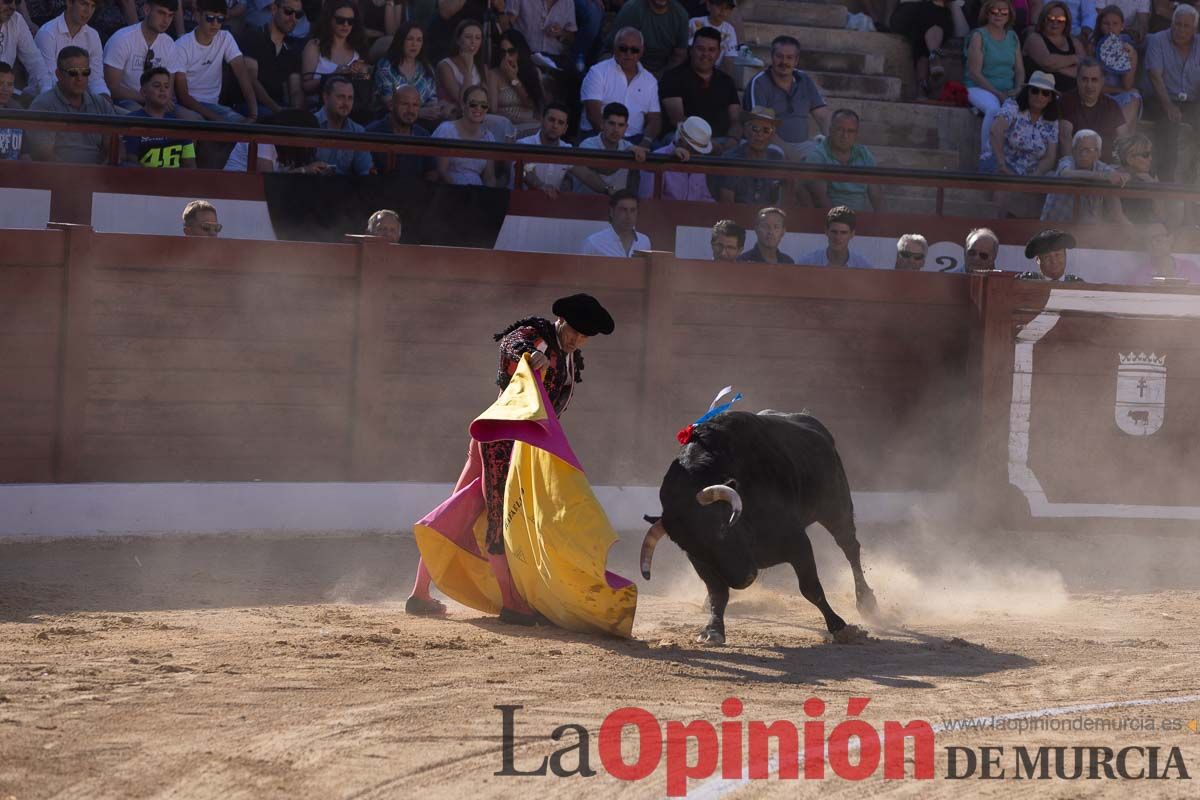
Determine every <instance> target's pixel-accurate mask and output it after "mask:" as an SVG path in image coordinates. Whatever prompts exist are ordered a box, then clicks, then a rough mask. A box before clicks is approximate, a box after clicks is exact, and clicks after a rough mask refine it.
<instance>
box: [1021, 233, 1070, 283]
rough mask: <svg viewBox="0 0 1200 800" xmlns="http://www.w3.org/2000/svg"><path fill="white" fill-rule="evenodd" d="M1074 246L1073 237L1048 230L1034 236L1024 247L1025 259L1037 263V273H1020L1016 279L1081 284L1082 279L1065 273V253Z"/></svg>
mask: <svg viewBox="0 0 1200 800" xmlns="http://www.w3.org/2000/svg"><path fill="white" fill-rule="evenodd" d="M1074 246H1075V237H1074V236H1072V235H1071V234H1069V233H1064V232H1063V231H1059V230H1055V229H1053V228H1049V229H1047V230H1044V231H1041V232H1039V233H1036V234H1034V237H1033V238H1032V239H1030V240H1029V243H1028V244H1026V245H1025V257H1026V258H1032V259H1033V260H1034V261H1036V262H1037V265H1038V271H1037V272H1022V273H1021V274H1020V275H1018V276H1017V277H1018V278H1020V279H1021V280H1026V281H1056V282H1062V283H1073V282H1082V281H1083V278H1080V277H1078V276H1077V275H1068V274H1066V273H1067V251H1068V250H1070V249H1071V248H1072V247H1074Z"/></svg>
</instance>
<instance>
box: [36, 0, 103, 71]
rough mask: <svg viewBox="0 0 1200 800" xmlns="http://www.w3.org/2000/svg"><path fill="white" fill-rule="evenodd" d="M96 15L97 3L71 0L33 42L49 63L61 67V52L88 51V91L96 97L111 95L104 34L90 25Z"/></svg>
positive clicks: (40, 30) (44, 61) (46, 62)
mask: <svg viewBox="0 0 1200 800" xmlns="http://www.w3.org/2000/svg"><path fill="white" fill-rule="evenodd" d="M94 13H96V0H67V9H66V10H65V11H64V12H63V13H61V14H59V15H58V16H57V17H55V18H54V19H52V20H50V21H49V22H47V23H46V24H45V25H43V26H42V27H41V28H39V29H38V32H37V35H36V36H34V37H33V43H34V44H35V45H37V49H38V52H39V53H41V54H42V61H43V63H45V64H57V63H58V54H59V52H61V51H62V49H63V48H64V47H67V46H69V45H74V46H75V47H82V48H83V49H84V50H87V52H88V63H89V66H90V67H91V69H92V74H91V75H90V76H89V78H88V91H89V92H91V93H92V94H108V93H109V92H108V84H106V83H105V82H104V48H103V47H102V46H101V44H100V34H98V33H96V29H95V28H93V27H92V26H91V25H88V22H90V21H91V19H92V14H94Z"/></svg>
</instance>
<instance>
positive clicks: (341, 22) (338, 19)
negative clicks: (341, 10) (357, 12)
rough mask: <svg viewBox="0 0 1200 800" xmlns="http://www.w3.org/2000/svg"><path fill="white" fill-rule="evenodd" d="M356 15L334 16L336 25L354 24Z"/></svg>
mask: <svg viewBox="0 0 1200 800" xmlns="http://www.w3.org/2000/svg"><path fill="white" fill-rule="evenodd" d="M355 19H356V17H334V18H333V24H334V25H353V24H354V20H355Z"/></svg>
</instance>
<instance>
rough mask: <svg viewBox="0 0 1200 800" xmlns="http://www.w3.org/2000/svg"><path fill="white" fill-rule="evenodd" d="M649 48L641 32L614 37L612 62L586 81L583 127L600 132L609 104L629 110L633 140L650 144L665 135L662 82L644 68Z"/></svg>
mask: <svg viewBox="0 0 1200 800" xmlns="http://www.w3.org/2000/svg"><path fill="white" fill-rule="evenodd" d="M644 49H645V44H644V42H643V39H642V34H641V33H640V32H639V31H638V30H637V28H622V29H621V30H619V31H617V35H616V36H615V37H613V56H612V58H608V59H605V60H604V61H599V62H597V63H596V64H595V65H593V66H592V68H591V69H589V70H588V73H587V75H585V76H584V78H583V89H582V91H581V92H580V97H581V98H582V100H583V118H582V119H581V120H580V121H579V127H580V129H581V130H584V131H598V130H600V128H601V126H602V125H603V124H604V120H603V118H602V116H601V114H602V112H603V110H604V106H605V105H607V104H608V103H621V104H622V105H624V106H625V107H626V108H627V109H629V120H628V122H629V129H628V136H629V138H630V140H638V141H639V142H645V143H647V144H649V143H650V142H653V141H654V140H655V139H657V138H658V135H659V134H660V133H662V109H661V107H660V106H659V104H658V79H657V78H655V77H654V76H653V75H651V74H650V72H649V71H648V70H647V69H646V68H645V67H643V66H642V65H641V60H642V51H643V50H644Z"/></svg>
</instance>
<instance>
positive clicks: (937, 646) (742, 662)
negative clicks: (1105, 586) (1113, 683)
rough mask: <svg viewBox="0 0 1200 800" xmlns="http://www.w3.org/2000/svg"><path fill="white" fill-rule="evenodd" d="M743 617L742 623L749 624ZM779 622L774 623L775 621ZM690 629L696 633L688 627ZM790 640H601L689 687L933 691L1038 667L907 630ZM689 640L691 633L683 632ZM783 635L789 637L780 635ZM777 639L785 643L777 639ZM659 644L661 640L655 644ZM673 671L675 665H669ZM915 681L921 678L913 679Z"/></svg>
mask: <svg viewBox="0 0 1200 800" xmlns="http://www.w3.org/2000/svg"><path fill="white" fill-rule="evenodd" d="M752 619H753V618H751V617H742V618H740V621H742V622H747V621H751V620H752ZM776 622H777V620H776ZM693 627H695V626H693ZM792 627H793V631H794V633H792V634H790V635H791V636H793V637H794V639H795V640H796V643H795V644H784V643H780V642H778V641H776V642H775V643H772V644H769V645H764V644H759V643H754V642H747V643H746V644H739V643H738V642H737V640H736V634H734V637H735V638H734V640H733V641H732V642H730V643H727V644H725V645H724V646H720V647H713V646H706V645H700V644H691V643H686V642H685V643H680V642H678V641H677V639H678V637H679V635H680V634H681V633H683V630H684V629H683V628H682V626H681V629H680V631H678V632H675V631H667V633H669V634H670V635H671V638H670V640H668V641H666V642H665V643H657V642H654V641H647V640H629V641H625V640H614V639H603V640H600V641H599V642H598V643H599V644H600V645H601V646H603V647H605V648H606V649H608V650H610V651H612V652H615V653H619V654H621V655H625V656H628V657H631V658H637V659H648V660H651V661H661V662H663V665H664V667H667V668H669V669H671V670H673V671H675V672H680V671H681V670H684V669H686V675H687V677H688V678H689V679H691V680H701V681H713V682H717V683H729V682H744V683H755V684H785V685H806V686H812V685H816V686H820V685H823V684H824V683H826V682H839V681H845V680H852V679H861V680H868V681H871V682H873V683H876V684H879V685H880V686H886V687H890V688H909V689H933V688H936V684H935V683H933V682H931V681H926V680H921V679H920V678H921V677H927V678H930V679H933V678H972V677H981V676H984V675H990V674H993V673H997V672H1003V671H1006V670H1010V669H1020V668H1022V667H1030V666H1033V665H1034V664H1035V663H1036V662H1034V661H1033V660H1031V659H1029V658H1026V657H1025V656H1022V655H1019V654H1017V653H1007V652H1004V651H1001V650H995V649H992V648H989V647H987V646H986V645H981V644H976V643H973V642H967V641H965V640H963V639H960V638H958V637H951V638H944V637H941V636H934V635H929V634H922V633H919V632H915V631H911V630H905V631H903V632H902V635H903V636H904V637H905V638H903V639H900V638H893V637H895V636H896V635H897V634H896V632H892V633H888V634H882V635H883V636H887V637H888V638H874V637H872V638H871V639H870V640H869V641H867V642H865V643H862V644H835V643H832V642H824V641H820V640H818V641H814V640H813V638H812V637H817V638H818V639H820V637H823V636H824V635H825V630H824V628H821V627H818V626H816V625H806V624H797V625H794V626H792ZM687 631H688V633H689V638H690V636H694V634H695V631H694V630H692V628H688V629H687ZM785 635H786V634H785ZM774 638H777V639H778V638H783V637H782V636H781V637H774ZM660 641H661V640H660ZM672 665H677V666H672ZM914 676H918V677H914Z"/></svg>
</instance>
